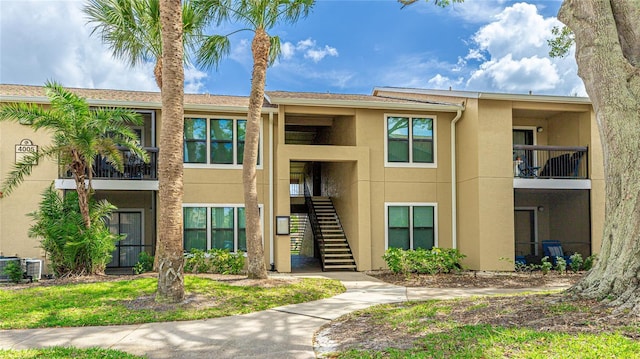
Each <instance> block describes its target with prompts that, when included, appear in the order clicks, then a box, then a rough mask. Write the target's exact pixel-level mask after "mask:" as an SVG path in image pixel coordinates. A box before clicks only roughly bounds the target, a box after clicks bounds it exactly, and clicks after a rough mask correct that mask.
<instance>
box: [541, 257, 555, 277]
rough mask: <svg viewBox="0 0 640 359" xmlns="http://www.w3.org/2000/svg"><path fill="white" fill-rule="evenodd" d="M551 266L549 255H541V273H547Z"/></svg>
mask: <svg viewBox="0 0 640 359" xmlns="http://www.w3.org/2000/svg"><path fill="white" fill-rule="evenodd" d="M551 268H553V264H552V263H551V262H549V256H544V257H542V260H541V264H540V270H541V271H542V275H547V274H548V273H549V271H550V270H551Z"/></svg>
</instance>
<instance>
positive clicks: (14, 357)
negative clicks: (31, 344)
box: [0, 347, 144, 359]
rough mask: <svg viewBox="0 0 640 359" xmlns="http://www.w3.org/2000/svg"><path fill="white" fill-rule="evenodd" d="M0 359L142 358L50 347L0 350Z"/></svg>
mask: <svg viewBox="0 0 640 359" xmlns="http://www.w3.org/2000/svg"><path fill="white" fill-rule="evenodd" d="M0 358H4V359H32V358H34V359H35V358H47V359H67V358H74V359H95V358H100V359H142V358H144V357H141V356H137V355H132V354H127V353H125V352H121V351H119V350H113V349H100V348H90V349H78V348H64V347H52V348H45V349H25V350H3V349H0Z"/></svg>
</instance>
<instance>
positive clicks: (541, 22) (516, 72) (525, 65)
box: [465, 3, 586, 96]
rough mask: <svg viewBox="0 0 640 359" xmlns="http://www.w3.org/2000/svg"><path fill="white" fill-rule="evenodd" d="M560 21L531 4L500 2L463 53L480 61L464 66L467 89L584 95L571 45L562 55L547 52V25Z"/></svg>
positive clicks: (548, 32)
mask: <svg viewBox="0 0 640 359" xmlns="http://www.w3.org/2000/svg"><path fill="white" fill-rule="evenodd" d="M559 25H561V23H560V22H559V21H558V20H557V19H556V18H555V17H549V18H544V17H543V16H542V15H541V14H539V13H538V9H537V8H536V6H535V5H531V4H526V3H517V4H513V5H512V6H510V7H507V8H505V9H504V10H503V11H502V12H500V13H499V14H497V15H496V16H495V20H494V21H493V22H490V23H488V24H487V25H485V26H482V27H481V28H480V29H479V30H478V31H477V32H476V33H475V34H474V36H473V38H472V40H473V42H474V43H475V45H476V46H472V47H471V48H470V49H469V52H468V54H467V56H466V57H465V59H466V60H476V61H480V64H479V65H477V67H473V68H468V71H470V74H469V76H468V80H467V81H466V89H469V90H478V91H500V92H505V91H506V92H520V93H523V92H525V93H526V92H528V91H532V92H534V93H546V94H558V95H575V94H577V95H580V96H586V91H585V90H584V85H583V83H582V80H580V78H579V77H578V76H577V65H576V62H575V60H574V57H573V50H572V51H571V53H570V54H569V55H568V56H567V57H565V58H550V57H549V55H548V53H549V46H548V44H547V40H548V39H550V38H552V36H553V35H552V34H551V29H552V28H553V27H554V26H559Z"/></svg>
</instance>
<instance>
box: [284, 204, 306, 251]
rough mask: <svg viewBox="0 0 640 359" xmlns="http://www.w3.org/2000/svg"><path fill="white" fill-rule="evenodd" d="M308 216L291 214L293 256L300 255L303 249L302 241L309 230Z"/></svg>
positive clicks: (290, 228) (290, 227)
mask: <svg viewBox="0 0 640 359" xmlns="http://www.w3.org/2000/svg"><path fill="white" fill-rule="evenodd" d="M307 218H308V216H307V215H306V214H301V213H291V222H290V223H289V233H290V237H291V254H299V253H300V248H301V247H302V239H303V238H304V232H305V229H306V228H307V221H308V220H307Z"/></svg>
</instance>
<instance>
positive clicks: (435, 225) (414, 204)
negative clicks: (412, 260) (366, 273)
mask: <svg viewBox="0 0 640 359" xmlns="http://www.w3.org/2000/svg"><path fill="white" fill-rule="evenodd" d="M400 206H408V207H409V248H410V249H414V248H413V207H420V206H423V207H433V247H434V248H435V247H438V227H439V226H438V204H437V203H435V202H385V203H384V250H385V251H386V250H387V249H389V207H400Z"/></svg>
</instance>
